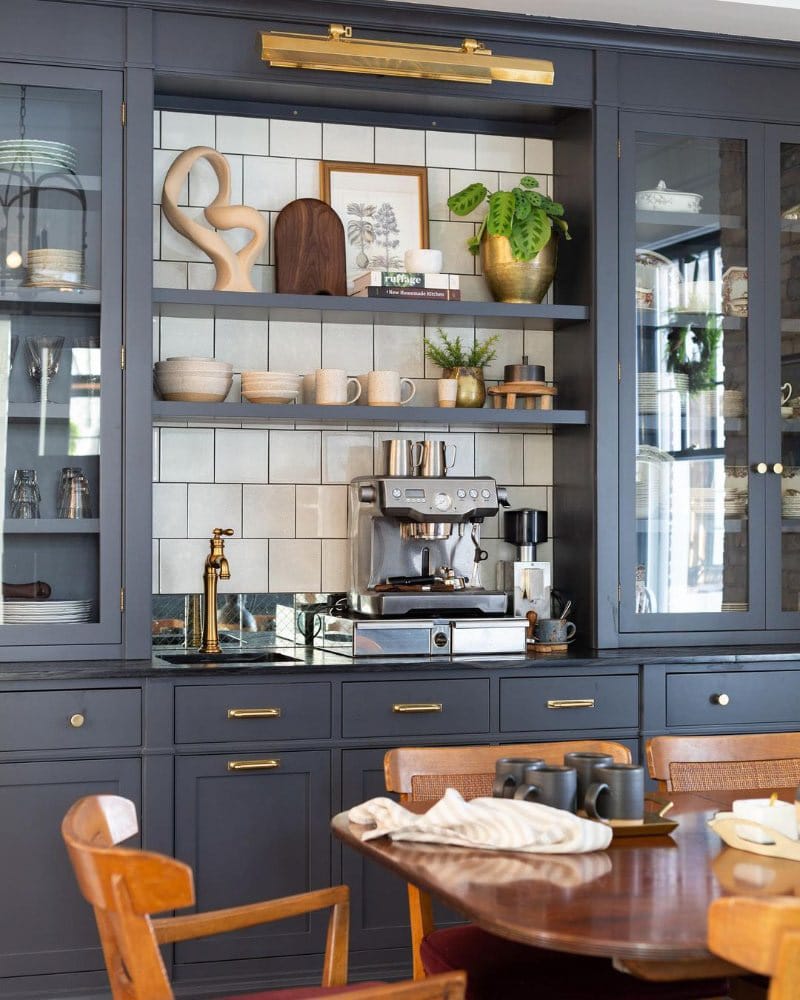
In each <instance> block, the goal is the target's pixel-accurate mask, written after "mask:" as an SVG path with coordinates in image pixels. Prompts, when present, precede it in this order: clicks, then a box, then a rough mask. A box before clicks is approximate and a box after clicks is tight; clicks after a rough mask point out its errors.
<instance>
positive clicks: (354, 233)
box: [320, 160, 428, 274]
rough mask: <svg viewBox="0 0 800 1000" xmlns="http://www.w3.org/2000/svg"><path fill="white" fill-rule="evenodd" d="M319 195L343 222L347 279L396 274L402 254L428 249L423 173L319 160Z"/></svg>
mask: <svg viewBox="0 0 800 1000" xmlns="http://www.w3.org/2000/svg"><path fill="white" fill-rule="evenodd" d="M320 190H321V192H322V200H323V201H325V202H327V203H328V204H329V205H330V206H331V208H333V210H334V211H335V212H336V214H337V215H338V216H339V218H340V219H341V220H342V225H343V226H344V235H345V247H346V251H347V272H348V274H353V273H355V272H358V271H401V270H403V256H404V254H405V252H406V250H416V249H422V248H424V247H427V246H428V179H427V172H426V169H425V167H405V166H394V165H392V164H383V163H336V162H333V161H330V160H323V161H322V163H321V164H320Z"/></svg>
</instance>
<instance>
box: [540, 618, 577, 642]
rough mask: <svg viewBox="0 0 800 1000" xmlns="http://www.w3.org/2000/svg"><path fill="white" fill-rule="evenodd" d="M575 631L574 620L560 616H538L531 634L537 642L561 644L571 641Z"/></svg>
mask: <svg viewBox="0 0 800 1000" xmlns="http://www.w3.org/2000/svg"><path fill="white" fill-rule="evenodd" d="M576 631H577V629H576V628H575V622H570V621H566V619H562V618H540V619H539V620H538V621H537V622H536V625H535V626H534V628H533V635H534V638H535V639H536V641H537V642H545V643H554V644H558V645H561V644H562V643H565V642H572V640H573V639H574V638H575V633H576Z"/></svg>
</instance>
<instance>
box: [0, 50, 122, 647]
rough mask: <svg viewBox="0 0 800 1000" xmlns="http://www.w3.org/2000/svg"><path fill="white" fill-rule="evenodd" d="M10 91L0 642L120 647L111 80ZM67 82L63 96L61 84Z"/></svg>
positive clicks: (35, 83)
mask: <svg viewBox="0 0 800 1000" xmlns="http://www.w3.org/2000/svg"><path fill="white" fill-rule="evenodd" d="M58 79H59V81H63V82H62V83H59V84H58V85H56V77H55V75H54V77H53V80H52V82H51V81H50V79H49V76H48V74H47V72H46V70H41V69H37V70H24V69H19V70H18V72H17V73H16V74H14V73H13V72H6V71H4V73H3V76H2V80H3V82H0V456H1V457H0V464H2V465H3V466H4V468H5V476H4V479H3V482H2V489H3V493H2V496H0V518H2V532H1V533H0V545H2V600H0V623H1V626H2V627H0V645H6V646H11V645H13V646H23V645H48V644H83V643H98V642H119V640H120V631H121V629H120V579H121V573H120V565H121V560H120V553H119V545H120V522H121V517H120V508H121V501H120V482H121V477H120V461H121V433H120V415H121V405H120V403H121V399H120V389H121V379H120V360H119V359H120V344H121V334H120V321H121V317H120V312H121V308H120V284H119V283H120V277H121V274H120V270H121V269H120V261H121V224H120V219H121V185H120V183H119V176H120V164H121V127H120V122H119V107H120V84H119V79H118V75H117V74H107V73H92V72H80V71H78V72H73V73H70V72H69V71H67V72H66V73H59V74H58ZM64 84H66V85H64Z"/></svg>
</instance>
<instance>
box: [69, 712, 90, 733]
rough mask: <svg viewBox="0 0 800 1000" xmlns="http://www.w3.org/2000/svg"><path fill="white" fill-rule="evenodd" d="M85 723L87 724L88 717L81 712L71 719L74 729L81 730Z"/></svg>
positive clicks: (70, 722)
mask: <svg viewBox="0 0 800 1000" xmlns="http://www.w3.org/2000/svg"><path fill="white" fill-rule="evenodd" d="M84 722H86V716H85V715H81V713H80V712H76V713H75V714H74V715H71V716H70V717H69V724H70V725H71V726H72V728H73V729H80V728H81V726H82V725H83V724H84Z"/></svg>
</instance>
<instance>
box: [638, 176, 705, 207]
mask: <svg viewBox="0 0 800 1000" xmlns="http://www.w3.org/2000/svg"><path fill="white" fill-rule="evenodd" d="M702 200H703V196H702V195H701V194H694V193H693V192H691V191H674V190H672V189H671V188H668V187H667V185H666V182H665V181H659V182H658V184H657V185H656V187H655V188H651V189H650V190H647V191H637V192H636V207H637V208H639V209H642V210H644V211H648V212H691V213H697V212H699V211H700V202H701V201H702Z"/></svg>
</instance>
